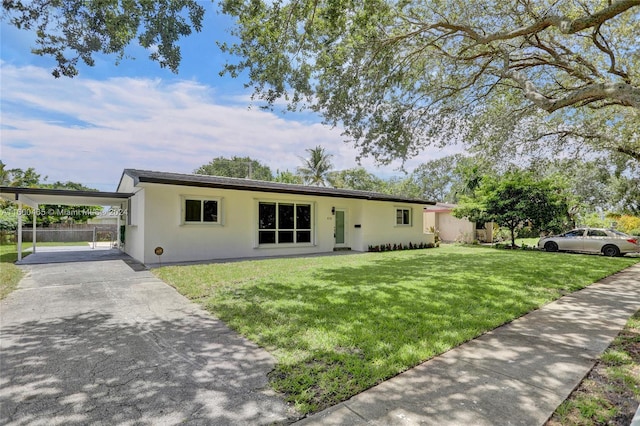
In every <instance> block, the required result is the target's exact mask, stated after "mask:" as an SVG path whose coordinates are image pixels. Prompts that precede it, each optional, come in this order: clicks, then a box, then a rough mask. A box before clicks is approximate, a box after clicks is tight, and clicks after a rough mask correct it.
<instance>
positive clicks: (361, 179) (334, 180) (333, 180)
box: [327, 167, 384, 192]
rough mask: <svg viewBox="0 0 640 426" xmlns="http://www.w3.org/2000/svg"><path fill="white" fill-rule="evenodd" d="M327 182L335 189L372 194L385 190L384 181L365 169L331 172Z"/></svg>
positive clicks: (357, 168)
mask: <svg viewBox="0 0 640 426" xmlns="http://www.w3.org/2000/svg"><path fill="white" fill-rule="evenodd" d="M327 180H328V182H329V185H331V186H332V187H334V188H345V189H356V190H359V191H371V192H382V191H383V190H384V181H383V180H382V179H380V178H379V177H377V176H376V175H374V174H372V173H369V172H368V171H367V170H366V169H364V168H363V167H355V168H353V169H346V170H338V171H335V172H330V173H328V174H327Z"/></svg>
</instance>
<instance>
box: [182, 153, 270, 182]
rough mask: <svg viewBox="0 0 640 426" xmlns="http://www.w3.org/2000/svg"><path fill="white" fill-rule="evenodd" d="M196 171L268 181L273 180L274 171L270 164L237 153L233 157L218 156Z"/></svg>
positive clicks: (202, 173)
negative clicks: (239, 155)
mask: <svg viewBox="0 0 640 426" xmlns="http://www.w3.org/2000/svg"><path fill="white" fill-rule="evenodd" d="M194 173H198V174H201V175H211V176H226V177H235V178H248V179H256V180H266V181H271V180H273V173H272V172H271V169H270V168H269V166H266V165H264V164H262V163H261V162H260V161H258V160H254V159H252V158H251V157H238V156H237V155H234V156H233V157H231V158H226V157H216V158H214V159H213V160H211V161H210V162H208V163H207V164H204V165H202V166H200V167H198V168H197V169H195V170H194Z"/></svg>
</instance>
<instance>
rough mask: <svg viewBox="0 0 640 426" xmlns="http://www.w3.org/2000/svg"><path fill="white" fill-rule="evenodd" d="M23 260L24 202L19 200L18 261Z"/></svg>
mask: <svg viewBox="0 0 640 426" xmlns="http://www.w3.org/2000/svg"><path fill="white" fill-rule="evenodd" d="M21 260H22V203H21V202H20V201H18V262H19V261H21Z"/></svg>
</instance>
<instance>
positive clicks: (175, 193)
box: [0, 169, 434, 264]
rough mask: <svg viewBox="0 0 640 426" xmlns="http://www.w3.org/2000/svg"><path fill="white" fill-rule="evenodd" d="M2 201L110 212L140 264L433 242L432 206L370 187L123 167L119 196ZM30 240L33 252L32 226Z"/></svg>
mask: <svg viewBox="0 0 640 426" xmlns="http://www.w3.org/2000/svg"><path fill="white" fill-rule="evenodd" d="M0 196H1V197H2V198H4V199H7V200H10V201H12V202H14V203H15V204H17V206H18V208H19V209H21V208H23V207H25V206H28V207H30V208H31V209H33V211H36V210H37V209H38V206H42V205H45V204H52V205H103V206H111V211H113V212H118V213H119V214H118V215H117V217H116V222H117V225H118V228H119V229H120V232H118V238H117V240H118V241H117V246H118V247H120V249H121V250H124V251H125V252H126V253H127V254H128V255H130V256H131V257H133V258H134V259H136V260H137V261H139V262H142V263H144V264H156V263H171V262H189V261H207V260H222V259H236V258H258V257H268V256H285V255H286V256H288V255H310V254H319V253H328V252H332V251H334V250H354V251H367V250H368V248H369V246H377V245H381V244H404V245H408V244H409V243H413V244H420V243H424V244H429V243H431V244H433V243H434V235H433V233H430V232H425V231H424V215H423V209H424V207H425V206H426V205H432V204H434V203H433V202H430V201H426V200H419V199H411V198H405V197H399V196H393V195H387V194H380V193H375V192H367V191H355V190H347V189H335V188H324V187H316V186H305V185H292V184H284V183H276V182H266V181H257V180H249V179H237V178H227V177H218V176H206V175H194V174H180V173H165V172H157V171H148V170H136V169H125V170H124V172H123V173H122V176H121V178H120V182H119V184H118V187H117V190H116V192H92V191H69V190H50V189H38V188H12V187H0ZM120 213H121V214H120ZM22 219H23V218H22V216H20V217H19V228H20V230H19V232H18V245H19V246H20V247H19V251H18V252H19V253H21V251H20V248H21V247H22V222H23V220H22ZM33 237H34V242H33V243H32V244H33V250H35V249H36V242H35V227H34V228H33Z"/></svg>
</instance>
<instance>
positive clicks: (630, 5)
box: [3, 0, 640, 163]
mask: <svg viewBox="0 0 640 426" xmlns="http://www.w3.org/2000/svg"><path fill="white" fill-rule="evenodd" d="M638 5H640V0H608V1H603V0H599V1H587V0H539V1H533V0H514V1H499V2H496V1H492V0H448V1H446V2H443V1H439V0H424V1H407V0H402V1H390V0H367V1H360V2H357V1H352V0H331V1H328V0H222V1H221V7H222V11H223V12H224V13H226V14H228V15H230V16H231V17H232V18H234V19H235V21H236V26H235V27H234V28H233V29H232V33H233V35H235V36H237V38H238V40H239V41H238V42H237V43H235V44H226V43H221V44H220V46H221V48H222V50H223V51H226V52H229V53H231V54H233V55H237V57H239V60H238V61H237V62H230V63H228V64H227V66H226V67H225V71H226V72H228V73H229V74H230V75H232V76H242V77H243V78H245V77H247V78H248V85H250V86H253V87H254V89H255V94H256V95H257V98H258V99H263V100H264V101H266V102H267V104H274V103H275V102H276V101H278V100H280V99H281V98H284V99H285V100H286V101H288V104H289V108H291V109H296V108H303V107H310V108H312V109H314V110H315V111H317V112H319V113H320V114H322V115H323V116H324V118H325V120H326V122H327V123H329V124H332V125H341V126H343V128H344V133H345V136H346V138H347V139H348V140H350V141H352V142H353V143H354V145H355V146H357V147H358V148H359V149H360V152H361V154H362V155H371V156H374V157H375V158H377V159H378V160H379V161H381V162H383V163H384V162H388V161H391V160H392V159H395V158H402V159H406V158H408V157H411V156H413V155H415V154H417V153H418V152H420V151H421V150H422V149H424V148H425V147H427V146H430V145H431V146H433V145H435V146H441V145H446V144H450V143H458V142H460V141H464V142H465V143H467V144H469V145H470V146H471V147H473V148H476V149H478V150H479V151H481V152H489V153H493V154H495V155H496V156H499V157H500V158H505V157H508V156H516V155H518V156H519V155H523V154H524V155H525V156H531V155H532V154H537V155H546V156H548V155H553V154H554V153H555V152H556V151H561V150H564V151H566V150H568V149H573V150H575V152H584V150H585V148H587V149H589V150H595V151H613V152H618V153H622V154H624V155H627V156H630V157H631V158H634V159H635V160H637V161H640V132H638V128H640V113H639V109H640V56H639V55H638V54H637V39H638V36H639V34H640V28H639V26H640V23H639V21H640V13H639V12H638ZM3 9H4V16H5V18H6V19H8V21H9V22H10V23H11V24H13V25H15V26H16V27H18V28H23V29H27V30H32V31H34V32H35V33H36V36H37V44H38V46H37V47H36V48H35V49H34V50H33V51H34V52H35V53H37V54H40V55H50V56H52V57H53V58H55V60H56V61H57V63H58V66H57V67H56V69H55V70H54V75H56V76H59V75H68V76H73V75H76V74H77V68H76V64H77V62H78V61H79V60H82V61H84V62H85V63H87V64H89V65H92V64H93V63H94V55H95V54H96V53H115V54H117V55H118V60H119V59H120V58H122V57H123V56H124V55H125V47H126V46H127V45H128V44H130V43H131V42H132V41H134V40H135V39H136V38H137V42H138V43H139V44H140V45H142V46H144V47H146V48H148V49H149V50H150V51H151V54H150V56H151V59H153V60H156V61H158V62H159V63H160V65H161V66H167V67H169V68H171V69H172V70H174V71H175V70H177V67H178V64H179V62H180V51H179V47H178V46H177V44H176V42H177V40H178V39H179V38H180V37H182V36H186V35H188V34H189V33H190V32H191V31H192V29H195V30H197V31H199V30H200V28H201V24H202V17H203V13H204V9H203V8H202V6H201V5H199V4H198V2H197V1H196V0H162V1H155V2H151V1H143V0H132V1H126V2H120V1H118V0H101V1H83V0H70V1H60V0H55V1H50V0H30V1H21V0H3Z"/></svg>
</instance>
